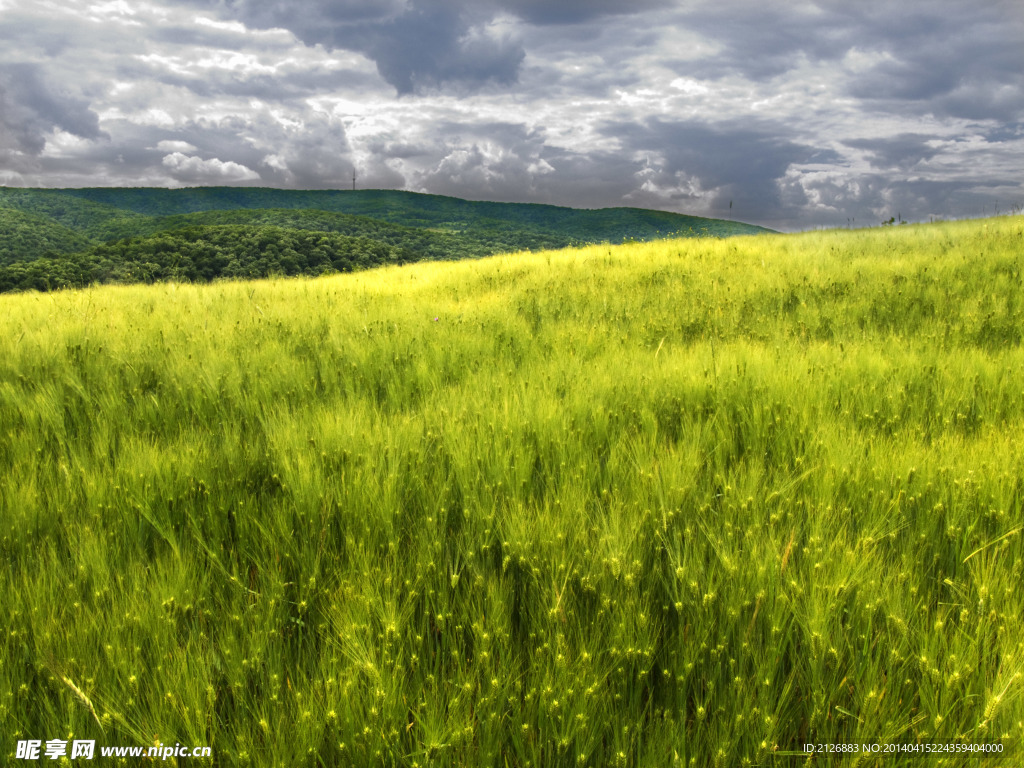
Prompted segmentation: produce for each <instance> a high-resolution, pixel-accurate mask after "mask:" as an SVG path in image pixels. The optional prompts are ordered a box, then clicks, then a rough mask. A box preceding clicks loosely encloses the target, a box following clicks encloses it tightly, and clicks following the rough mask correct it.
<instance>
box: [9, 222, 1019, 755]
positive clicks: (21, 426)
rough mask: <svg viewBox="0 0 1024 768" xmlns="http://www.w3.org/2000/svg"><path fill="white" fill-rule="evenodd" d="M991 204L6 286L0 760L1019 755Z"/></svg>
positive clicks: (1010, 362)
mask: <svg viewBox="0 0 1024 768" xmlns="http://www.w3.org/2000/svg"><path fill="white" fill-rule="evenodd" d="M1022 232H1024V222H1022V221H1021V219H1020V218H1019V217H1015V218H1002V219H994V220H990V221H987V222H961V223H944V224H937V225H929V226H920V227H917V226H907V227H902V228H886V229H881V230H873V231H859V232H827V233H820V232H819V233H808V234H803V235H785V236H774V235H773V236H758V237H752V238H733V239H729V240H678V241H674V240H673V241H664V242H658V243H649V244H641V245H627V246H616V247H610V246H595V247H589V248H584V249H579V250H569V251H560V252H551V253H540V254H517V255H512V256H507V257H497V258H490V259H486V260H482V261H473V262H460V263H445V264H419V265H414V266H407V267H402V268H386V269H381V270H377V271H371V272H364V273H359V274H352V275H343V276H337V277H330V278H322V279H317V280H280V281H269V282H258V283H218V284H214V285H209V286H190V285H156V286H144V287H143V286H132V287H106V288H95V289H90V290H84V291H78V292H63V293H56V294H48V295H39V294H26V295H15V296H3V297H0V523H2V524H0V529H2V531H0V558H2V559H0V566H2V581H3V595H2V597H0V605H2V609H0V610H2V612H0V616H2V618H3V622H4V625H3V634H2V638H0V739H2V743H0V750H2V754H3V755H5V756H6V757H7V758H13V755H14V750H15V742H16V741H17V740H18V739H42V740H46V739H50V738H67V737H69V736H71V737H72V738H94V739H96V740H97V743H98V744H107V745H118V744H140V745H142V744H152V743H154V741H159V742H163V743H165V744H174V743H175V742H180V743H181V744H185V745H193V746H194V745H209V746H211V747H212V750H213V763H214V764H216V765H225V766H233V765H253V766H288V767H289V768H291V767H292V766H305V765H310V766H314V765H326V766H333V765H353V766H364V765H408V766H413V765H418V766H428V765H430V766H456V765H457V766H462V765H474V766H475V765H493V766H505V765H516V766H526V765H531V766H556V765H557V766H563V765H564V766H583V765H585V766H608V765H616V766H666V765H682V766H701V767H703V766H710V765H715V766H743V765H761V766H767V765H778V766H791V765H803V764H807V763H808V760H807V759H806V758H804V757H802V756H800V755H798V754H796V755H795V754H793V753H799V752H801V750H802V747H803V744H805V743H817V744H823V743H831V744H841V743H843V744H857V745H859V746H860V747H863V745H865V744H875V743H876V744H881V745H884V744H886V743H889V744H891V743H899V744H915V743H918V744H964V745H971V744H975V745H977V744H989V745H998V746H997V747H996V748H998V749H1001V750H1003V752H1002V754H1001V755H999V756H996V757H994V758H991V759H990V760H989V761H988V762H986V763H985V765H992V766H995V765H1001V764H1007V765H1010V764H1013V763H1012V762H1009V761H1012V760H1013V759H1014V758H1013V757H1012V755H1013V754H1014V753H1016V754H1017V755H1018V756H1019V754H1020V750H1021V745H1022V740H1024V696H1022V695H1021V694H1022V692H1024V628H1022V622H1024V596H1022V590H1021V584H1022V582H1024V544H1022V540H1024V535H1022V531H1021V527H1022V525H1024V512H1022V494H1024V451H1022V447H1021V438H1020V435H1022V434H1024V349H1022V347H1021V339H1022V336H1024V316H1022V309H1021V306H1020V303H1019V302H1020V291H1021V287H1022V270H1024V235H1022ZM76 688H77V691H76ZM84 699H87V700H88V702H89V703H88V705H87V704H86V703H85V701H84ZM787 753H788V754H787ZM921 759H922V758H921V754H920V753H917V754H914V753H902V754H900V755H899V756H889V757H885V758H881V757H879V756H877V755H875V756H868V755H863V754H859V755H850V754H843V755H818V756H816V757H815V758H814V760H813V763H812V764H814V765H839V764H843V765H848V764H849V765H852V764H858V760H859V764H862V765H876V764H881V762H884V764H885V765H887V766H893V765H902V764H916V763H917V762H919V761H920V760H921ZM1017 759H1019V757H1018V758H1017ZM930 760H931V762H929V764H932V765H967V764H973V762H972V761H973V757H968V756H966V755H965V754H962V753H961V754H946V755H945V756H937V757H932V758H931V759H930ZM168 763H169V764H173V763H174V761H173V760H171V761H168ZM178 763H179V764H181V765H185V764H201V761H198V760H185V759H182V760H180V761H178Z"/></svg>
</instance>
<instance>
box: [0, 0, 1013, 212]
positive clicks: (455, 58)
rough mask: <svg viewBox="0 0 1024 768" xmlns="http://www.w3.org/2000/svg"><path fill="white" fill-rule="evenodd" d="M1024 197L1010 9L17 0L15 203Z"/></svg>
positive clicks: (806, 1) (1, 50)
mask: <svg viewBox="0 0 1024 768" xmlns="http://www.w3.org/2000/svg"><path fill="white" fill-rule="evenodd" d="M353 172H354V173H355V175H356V185H357V186H358V187H359V188H361V189H367V188H386V189H406V190H411V191H416V192H430V193H434V194H444V195H454V196H457V197H464V198H468V199H473V200H497V201H507V202H534V203H551V204H556V205H568V206H573V207H581V208H599V207H611V206H635V207H642V208H657V209H662V210H668V211H675V212H679V213H687V214H692V215H699V216H715V217H721V218H732V219H738V220H741V221H747V222H750V223H755V224H761V225H764V226H768V227H772V228H775V229H780V230H787V231H793V230H802V229H810V228H815V227H822V226H866V225H876V224H878V223H879V222H880V221H883V220H887V219H888V218H889V217H890V216H899V217H900V218H901V219H907V220H911V221H927V220H929V219H931V218H965V217H975V216H981V215H992V214H995V213H996V212H997V211H998V212H999V213H1007V212H1010V211H1012V210H1013V208H1014V206H1021V205H1024V3H1021V2H1020V1H1019V0H1005V1H1004V0H969V1H957V2H951V1H949V0H902V2H900V3H892V2H889V1H886V2H880V1H876V0H856V1H855V2H851V0H791V1H787V2H777V1H773V0H756V1H748V0H102V1H101V2H90V1H89V0H0V185H6V186H27V187H86V186H161V187H189V186H207V185H237V186H267V187H280V188H294V189H321V188H349V189H350V188H351V187H352V176H353Z"/></svg>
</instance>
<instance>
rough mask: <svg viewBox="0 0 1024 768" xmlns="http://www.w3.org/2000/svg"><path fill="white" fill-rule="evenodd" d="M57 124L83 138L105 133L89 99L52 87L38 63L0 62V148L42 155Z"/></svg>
mask: <svg viewBox="0 0 1024 768" xmlns="http://www.w3.org/2000/svg"><path fill="white" fill-rule="evenodd" d="M58 128H59V129H61V130H63V131H66V132H68V133H71V134H74V135H75V136H78V137H80V138H83V139H98V138H100V137H101V136H102V135H103V134H102V132H101V131H100V128H99V118H98V116H97V115H96V113H95V112H93V111H92V110H91V109H90V108H89V104H88V102H87V101H85V100H84V99H79V98H75V97H74V96H72V95H70V94H68V93H66V92H64V91H62V90H60V89H57V88H55V87H53V86H52V85H51V84H50V82H49V81H48V80H47V78H46V77H45V75H44V73H43V70H42V68H41V67H40V66H39V65H37V64H31V63H12V64H0V152H2V153H18V154H22V155H39V154H40V153H41V152H42V151H43V148H44V147H45V146H46V140H47V136H48V135H49V134H50V133H51V132H52V131H53V130H54V129H58Z"/></svg>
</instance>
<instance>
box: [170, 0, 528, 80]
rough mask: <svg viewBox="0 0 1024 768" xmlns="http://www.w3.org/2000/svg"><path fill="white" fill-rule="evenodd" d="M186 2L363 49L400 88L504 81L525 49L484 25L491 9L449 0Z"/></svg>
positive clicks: (331, 44) (329, 44)
mask: <svg viewBox="0 0 1024 768" xmlns="http://www.w3.org/2000/svg"><path fill="white" fill-rule="evenodd" d="M190 1H191V2H192V4H193V5H198V6H200V7H207V8H210V9H211V10H216V11H218V12H220V13H221V15H222V16H225V17H227V18H234V19H238V20H240V21H242V22H244V23H245V24H246V25H248V26H250V27H253V28H256V29H268V28H273V27H280V28H283V29H287V30H289V31H291V32H293V33H294V34H295V35H296V36H297V37H298V38H299V39H300V40H302V41H303V42H304V43H306V44H307V45H323V46H324V47H325V48H327V49H339V48H340V49H345V50H350V51H358V52H360V53H363V54H365V55H366V56H368V57H370V58H371V59H373V61H374V62H375V63H376V64H377V69H378V71H379V72H380V74H381V76H383V77H384V78H385V79H386V80H387V81H388V82H389V83H391V85H393V86H394V87H395V89H396V90H397V91H398V92H399V93H400V94H408V93H412V92H414V91H422V90H429V89H432V88H437V87H439V86H441V85H443V84H454V85H461V86H479V85H483V84H486V83H497V84H508V83H511V82H514V81H515V80H516V77H517V74H518V71H519V65H520V64H521V63H522V60H523V58H524V56H525V52H524V50H523V48H522V46H521V45H520V44H519V43H518V42H517V41H514V40H512V39H509V38H508V37H504V36H501V35H496V34H494V33H492V32H491V31H490V30H488V28H487V25H488V22H490V21H491V20H492V18H493V16H492V15H491V14H488V13H482V12H481V11H480V10H479V9H477V8H475V7H474V6H473V5H472V4H469V3H462V2H456V0H448V1H445V0H411V2H409V3H408V5H406V4H403V3H397V2H396V3H371V2H361V1H353V0H350V1H349V2H337V1H336V0H302V1H301V2H300V1H299V0H290V1H288V2H285V1H282V2H276V3H267V2H262V1H260V2H257V0H237V1H236V2H234V3H231V4H229V5H227V6H224V5H222V4H220V3H216V2H211V0H190Z"/></svg>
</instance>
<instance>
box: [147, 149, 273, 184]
mask: <svg viewBox="0 0 1024 768" xmlns="http://www.w3.org/2000/svg"><path fill="white" fill-rule="evenodd" d="M163 166H164V168H166V169H167V170H168V172H169V173H170V174H171V176H173V177H174V178H175V179H177V180H178V181H182V182H187V183H194V184H221V183H237V182H240V181H254V180H256V179H259V178H260V175H259V174H258V173H256V172H255V171H254V170H252V169H251V168H246V167H245V166H244V165H239V164H238V163H234V162H231V161H228V162H224V161H222V160H218V159H217V158H212V159H210V160H203V159H201V158H198V157H194V156H190V155H186V154H183V153H181V152H172V153H171V154H169V155H165V156H164V159H163Z"/></svg>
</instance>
